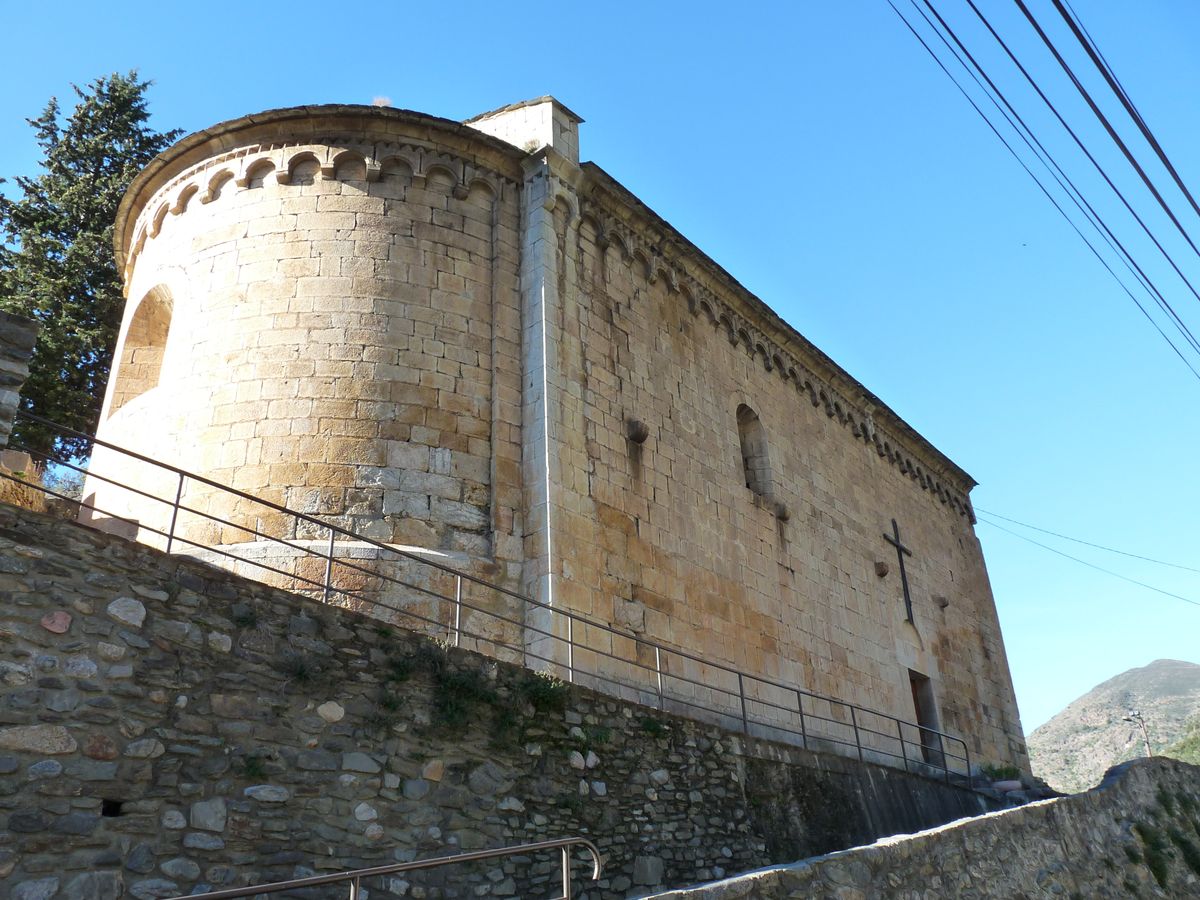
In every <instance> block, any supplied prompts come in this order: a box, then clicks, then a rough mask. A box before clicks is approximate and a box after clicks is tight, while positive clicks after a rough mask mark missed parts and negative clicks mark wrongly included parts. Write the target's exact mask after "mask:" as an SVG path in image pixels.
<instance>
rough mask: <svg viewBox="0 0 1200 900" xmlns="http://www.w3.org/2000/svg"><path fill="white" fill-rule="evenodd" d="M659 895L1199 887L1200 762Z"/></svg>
mask: <svg viewBox="0 0 1200 900" xmlns="http://www.w3.org/2000/svg"><path fill="white" fill-rule="evenodd" d="M653 896H655V897H659V898H662V900H667V898H671V900H683V898H693V900H733V898H737V897H755V898H785V897H794V898H801V897H826V896H832V897H843V898H860V897H861V898H866V897H928V896H933V897H976V898H980V900H986V898H997V900H999V898H1010V897H1072V898H1089V900H1090V898H1129V897H1200V768H1197V767H1196V766H1189V765H1187V764H1186V763H1180V762H1176V761H1175V760H1169V759H1154V760H1136V761H1134V762H1130V763H1123V764H1122V765H1120V766H1118V767H1116V768H1115V769H1113V770H1112V771H1111V772H1110V773H1109V776H1108V777H1107V778H1106V779H1105V781H1104V782H1102V783H1101V785H1100V786H1099V787H1097V788H1094V789H1093V790H1091V791H1089V792H1087V793H1086V794H1076V795H1074V796H1070V797H1062V798H1059V799H1056V800H1044V801H1042V802H1040V803H1033V804H1030V805H1028V806H1022V807H1019V808H1017V809H1011V810H1005V811H1003V812H997V813H992V814H991V815H987V816H982V817H979V818H975V819H969V820H965V821H962V822H953V823H951V824H949V825H946V826H943V827H941V828H937V829H933V830H931V831H927V832H923V833H921V834H916V835H911V836H909V835H902V836H900V837H898V838H891V839H886V840H882V841H879V842H878V843H876V844H874V845H873V846H870V847H860V848H857V849H854V850H847V851H844V852H841V853H834V854H831V855H828V856H823V857H819V858H817V859H810V860H806V861H804V862H801V863H797V864H795V865H792V866H786V867H782V868H775V869H766V870H763V871H761V872H755V873H749V874H746V875H742V876H739V877H737V878H731V879H728V880H726V881H723V882H718V883H714V884H710V885H704V886H700V887H696V888H692V889H688V890H678V891H670V892H667V893H660V894H655V895H653Z"/></svg>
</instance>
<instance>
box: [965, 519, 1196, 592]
mask: <svg viewBox="0 0 1200 900" xmlns="http://www.w3.org/2000/svg"><path fill="white" fill-rule="evenodd" d="M975 512H977V513H983V514H984V515H985V516H991V517H992V518H993V519H1003V520H1004V521H1005V522H1011V523H1012V524H1014V525H1020V526H1021V527H1022V528H1029V529H1031V530H1033V531H1040V532H1041V533H1042V534H1048V535H1051V536H1053V537H1056V538H1062V539H1063V540H1064V541H1071V542H1072V543H1075V544H1083V545H1084V546H1085V547H1094V548H1095V549H1097V550H1104V551H1106V552H1108V553H1119V554H1120V555H1121V556H1128V557H1130V558H1131V559H1140V560H1142V561H1143V562H1151V563H1156V564H1157V565H1160V566H1169V567H1170V568H1172V569H1182V570H1183V571H1185V572H1195V573H1196V574H1197V575H1200V569H1195V568H1193V567H1191V566H1184V565H1180V564H1179V563H1173V562H1167V561H1166V560H1165V559H1154V558H1153V557H1150V556H1141V555H1140V554H1137V553H1129V552H1128V551H1125V550H1118V549H1116V548H1115V547H1105V546H1104V545H1103V544H1093V543H1092V542H1091V541H1085V540H1083V539H1082V538H1074V537H1071V536H1070V535H1068V534H1059V533H1058V532H1057V531H1051V530H1050V529H1048V528H1039V527H1038V526H1037V525H1030V524H1029V523H1028V522H1020V521H1018V520H1016V519H1010V518H1009V517H1008V516H1002V515H1000V513H994V512H988V511H987V510H986V509H980V508H979V507H978V506H976V507H975ZM988 524H989V525H990V524H993V523H991V522H989V523H988Z"/></svg>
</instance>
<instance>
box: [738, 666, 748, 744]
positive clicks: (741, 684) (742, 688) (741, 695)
mask: <svg viewBox="0 0 1200 900" xmlns="http://www.w3.org/2000/svg"><path fill="white" fill-rule="evenodd" d="M738 699H739V700H741V701H742V734H749V733H750V721H749V719H747V717H746V685H745V679H743V678H742V673H741V672H738Z"/></svg>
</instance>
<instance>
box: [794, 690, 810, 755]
mask: <svg viewBox="0 0 1200 900" xmlns="http://www.w3.org/2000/svg"><path fill="white" fill-rule="evenodd" d="M796 711H797V712H799V713H800V745H801V746H802V747H804V749H805V750H807V749H808V728H807V727H806V726H805V724H804V695H803V694H802V693H800V692H799V691H796Z"/></svg>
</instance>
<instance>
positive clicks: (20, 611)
mask: <svg viewBox="0 0 1200 900" xmlns="http://www.w3.org/2000/svg"><path fill="white" fill-rule="evenodd" d="M0 606H2V608H3V616H2V618H0V684H2V689H0V895H3V896H6V897H14V898H19V900H82V898H88V900H107V898H112V897H118V896H129V897H137V898H141V900H147V898H157V897H166V896H174V895H176V894H182V893H188V892H190V891H193V890H195V889H198V888H199V887H201V886H203V885H209V886H212V887H219V886H226V885H234V884H247V883H251V884H252V883H261V882H264V881H270V880H278V879H282V878H291V877H297V876H303V875H305V874H311V873H314V872H327V871H340V870H344V869H347V868H352V867H360V866H367V865H379V864H384V863H387V862H391V861H397V860H408V859H412V858H414V857H431V856H438V855H443V854H446V853H453V852H455V851H456V850H459V849H463V850H467V849H478V848H484V847H501V846H506V845H511V844H516V843H522V842H528V841H534V840H541V839H547V838H551V837H561V836H566V835H572V834H582V835H585V836H587V837H589V838H591V839H592V840H594V841H595V842H596V843H597V844H598V845H599V847H600V848H601V850H602V852H603V854H604V857H605V874H604V877H603V880H602V881H601V883H600V885H599V886H598V887H597V886H587V885H585V884H583V883H582V881H581V882H580V883H579V885H578V887H579V888H580V889H581V890H584V891H585V893H584V894H582V895H581V896H587V897H593V898H595V897H624V896H629V895H634V894H639V893H645V892H646V891H649V890H653V889H654V888H655V887H656V886H670V885H680V884H687V883H692V882H695V881H698V880H706V879H712V878H718V877H721V876H722V875H724V874H727V873H732V872H738V871H744V870H747V869H751V868H754V867H756V866H761V865H765V864H767V863H769V862H772V861H783V860H791V859H796V858H799V857H802V856H807V855H811V854H814V853H820V852H825V851H828V850H831V849H835V848H840V847H845V846H849V845H852V844H855V843H862V842H864V841H870V840H872V839H874V838H875V837H878V836H879V835H881V834H891V833H895V832H898V831H911V830H914V829H917V828H921V827H927V826H929V825H931V824H934V823H938V822H944V821H948V820H950V819H953V818H956V817H960V816H963V815H969V814H974V813H978V812H980V811H982V810H983V808H984V807H983V803H984V801H983V800H982V799H981V797H980V796H979V795H978V794H975V793H971V792H967V791H964V790H960V789H957V788H954V787H949V786H946V785H943V784H940V783H937V782H933V781H929V780H925V779H921V778H917V777H915V776H909V775H906V774H904V773H902V772H899V771H896V770H894V769H884V768H880V767H877V766H871V765H863V764H860V763H858V762H857V761H855V760H850V759H846V758H844V757H839V756H828V755H821V754H817V753H809V752H804V751H800V750H797V749H795V748H789V747H781V746H777V745H767V744H763V743H759V742H755V741H751V740H746V739H743V738H742V737H741V736H740V735H736V734H731V733H729V732H725V731H722V730H720V729H719V728H716V727H714V726H711V725H703V724H699V723H696V722H692V721H688V720H685V719H680V718H677V717H673V716H670V715H665V714H662V713H660V712H658V711H657V710H655V709H653V708H649V707H645V706H638V705H635V704H632V703H626V702H622V701H620V700H617V699H615V698H612V697H608V696H605V695H602V694H597V693H594V692H592V691H589V690H586V689H583V688H580V687H575V686H567V685H563V684H561V683H559V682H555V681H552V680H548V679H546V678H544V677H543V676H541V675H537V674H534V673H533V672H530V671H529V670H526V669H523V668H521V667H518V666H514V665H511V664H506V663H503V662H499V661H497V660H494V659H489V658H486V657H483V656H480V655H477V654H475V653H471V652H467V651H461V650H447V649H446V648H445V647H444V646H443V645H439V644H436V643H434V642H432V641H429V640H428V639H427V638H424V637H419V636H417V635H414V634H412V633H406V632H403V631H400V630H397V629H392V628H388V627H385V626H383V625H382V624H381V623H380V622H379V621H378V620H375V619H371V618H367V617H364V616H360V615H357V614H355V613H352V612H349V611H347V610H344V609H340V608H337V607H332V606H327V605H323V604H321V603H318V602H316V601H312V600H307V599H304V598H301V597H298V596H295V595H292V594H287V593H284V592H282V591H279V590H276V589H273V588H270V587H267V586H264V585H262V584H260V583H255V582H251V581H245V580H242V579H239V578H237V577H236V576H234V575H231V574H229V573H227V572H224V571H222V570H219V569H215V568H212V567H209V566H206V565H204V564H202V563H200V562H197V561H194V560H188V559H181V558H179V557H177V556H168V555H165V554H163V553H161V552H160V551H158V550H155V549H153V548H149V547H146V546H144V545H142V544H137V543H133V542H131V541H128V540H125V539H123V538H120V537H118V536H115V535H112V534H107V533H102V532H99V531H95V530H91V529H87V528H84V527H82V526H79V525H76V524H74V523H69V522H64V521H62V520H58V519H54V518H51V517H49V516H45V515H40V514H37V513H33V512H29V511H25V510H19V509H16V508H14V507H8V506H0ZM582 871H583V867H582V866H580V867H579V868H578V869H577V873H579V874H580V875H581V874H582ZM556 877H557V876H556V860H555V859H554V858H553V857H549V858H535V859H531V860H509V861H505V862H502V863H495V864H492V865H490V866H489V865H480V866H478V867H475V868H468V869H465V870H463V869H459V870H455V871H451V872H447V873H443V874H441V875H434V876H421V877H420V878H419V877H418V876H416V875H414V876H412V877H411V878H409V879H401V878H394V879H390V880H388V881H387V882H386V883H378V882H377V883H375V884H373V885H367V887H369V888H370V889H371V896H372V897H380V896H383V897H387V896H411V897H426V898H435V897H467V896H474V897H478V896H495V897H529V896H539V895H542V896H545V895H548V894H549V893H551V892H552V890H553V889H554V879H555V878H556ZM336 896H344V890H343V891H342V892H340V893H337V894H336Z"/></svg>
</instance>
